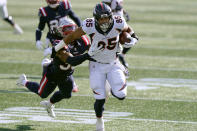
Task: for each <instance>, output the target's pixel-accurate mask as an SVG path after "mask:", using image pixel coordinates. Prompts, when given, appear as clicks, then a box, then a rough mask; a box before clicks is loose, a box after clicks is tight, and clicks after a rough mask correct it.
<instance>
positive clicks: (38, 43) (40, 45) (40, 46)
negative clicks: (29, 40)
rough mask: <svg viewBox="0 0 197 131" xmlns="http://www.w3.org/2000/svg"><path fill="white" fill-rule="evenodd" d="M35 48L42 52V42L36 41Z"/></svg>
mask: <svg viewBox="0 0 197 131" xmlns="http://www.w3.org/2000/svg"><path fill="white" fill-rule="evenodd" d="M36 47H37V48H38V49H39V50H43V49H44V46H43V43H42V41H40V40H37V41H36Z"/></svg>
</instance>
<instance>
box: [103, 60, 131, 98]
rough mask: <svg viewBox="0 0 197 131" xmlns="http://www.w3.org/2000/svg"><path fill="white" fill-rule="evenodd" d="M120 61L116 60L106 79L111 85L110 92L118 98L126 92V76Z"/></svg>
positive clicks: (122, 96)
mask: <svg viewBox="0 0 197 131" xmlns="http://www.w3.org/2000/svg"><path fill="white" fill-rule="evenodd" d="M121 68H122V67H121V65H120V63H119V62H118V61H117V62H116V64H114V65H113V67H112V70H111V71H110V72H109V73H108V74H107V80H108V82H109V84H110V86H111V93H112V95H113V96H114V97H116V98H118V99H119V100H123V99H124V98H125V97H126V94H127V85H126V78H125V74H124V72H123V70H122V69H121Z"/></svg>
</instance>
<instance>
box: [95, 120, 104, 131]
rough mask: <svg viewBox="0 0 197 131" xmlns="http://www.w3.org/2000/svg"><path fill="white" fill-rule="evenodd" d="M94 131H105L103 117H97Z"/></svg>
mask: <svg viewBox="0 0 197 131" xmlns="http://www.w3.org/2000/svg"><path fill="white" fill-rule="evenodd" d="M96 131H105V127H104V120H103V117H100V118H98V117H97V121H96Z"/></svg>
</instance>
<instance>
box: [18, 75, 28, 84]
mask: <svg viewBox="0 0 197 131" xmlns="http://www.w3.org/2000/svg"><path fill="white" fill-rule="evenodd" d="M26 82H27V77H26V75H25V74H22V75H21V76H20V77H19V79H18V80H17V83H16V85H18V86H25V83H26Z"/></svg>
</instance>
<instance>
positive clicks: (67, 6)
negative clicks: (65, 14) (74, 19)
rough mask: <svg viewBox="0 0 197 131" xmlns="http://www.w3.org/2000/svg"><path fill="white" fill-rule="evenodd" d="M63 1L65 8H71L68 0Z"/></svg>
mask: <svg viewBox="0 0 197 131" xmlns="http://www.w3.org/2000/svg"><path fill="white" fill-rule="evenodd" d="M63 3H64V8H65V9H69V8H70V6H69V2H68V0H64V1H63Z"/></svg>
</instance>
